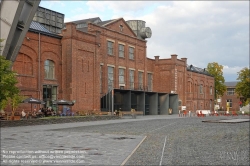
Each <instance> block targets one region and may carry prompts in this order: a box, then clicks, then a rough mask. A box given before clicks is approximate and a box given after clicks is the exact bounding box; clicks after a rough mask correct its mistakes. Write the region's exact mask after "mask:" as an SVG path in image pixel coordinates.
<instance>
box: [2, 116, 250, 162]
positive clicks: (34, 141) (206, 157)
mask: <svg viewBox="0 0 250 166" xmlns="http://www.w3.org/2000/svg"><path fill="white" fill-rule="evenodd" d="M227 119H236V120H235V121H236V122H238V121H241V120H238V119H249V116H236V117H224V116H219V117H210V116H209V117H202V118H201V117H178V115H157V116H151V115H150V116H137V118H136V119H132V118H131V117H124V118H123V119H117V120H103V121H91V122H77V123H63V124H49V125H36V126H20V127H6V128H1V165H248V164H249V121H248V122H242V123H205V122H202V121H204V120H211V121H216V120H227Z"/></svg>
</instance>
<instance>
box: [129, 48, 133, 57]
mask: <svg viewBox="0 0 250 166" xmlns="http://www.w3.org/2000/svg"><path fill="white" fill-rule="evenodd" d="M129 59H134V48H133V47H129Z"/></svg>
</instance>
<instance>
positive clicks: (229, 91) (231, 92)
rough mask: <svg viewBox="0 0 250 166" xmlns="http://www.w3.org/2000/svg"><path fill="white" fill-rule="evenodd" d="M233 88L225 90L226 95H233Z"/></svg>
mask: <svg viewBox="0 0 250 166" xmlns="http://www.w3.org/2000/svg"><path fill="white" fill-rule="evenodd" d="M234 90H235V89H234V88H227V95H234Z"/></svg>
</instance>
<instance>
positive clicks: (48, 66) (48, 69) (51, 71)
mask: <svg viewBox="0 0 250 166" xmlns="http://www.w3.org/2000/svg"><path fill="white" fill-rule="evenodd" d="M44 77H45V78H49V79H54V78H55V66H54V62H53V61H51V60H46V61H45V62H44Z"/></svg>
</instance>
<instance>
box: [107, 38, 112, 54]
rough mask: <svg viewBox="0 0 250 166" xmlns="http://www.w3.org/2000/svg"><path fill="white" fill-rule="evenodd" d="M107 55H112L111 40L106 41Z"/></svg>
mask: <svg viewBox="0 0 250 166" xmlns="http://www.w3.org/2000/svg"><path fill="white" fill-rule="evenodd" d="M108 55H113V42H111V41H108Z"/></svg>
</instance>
